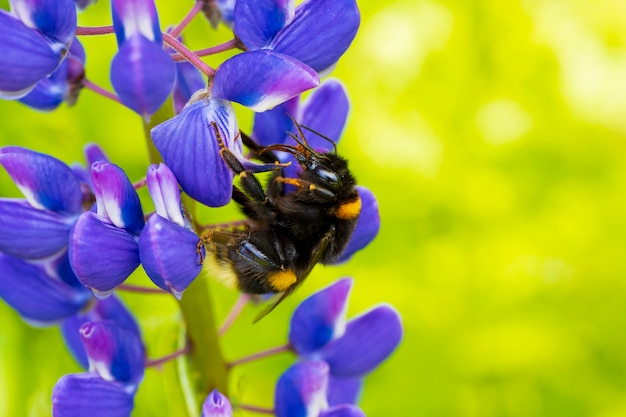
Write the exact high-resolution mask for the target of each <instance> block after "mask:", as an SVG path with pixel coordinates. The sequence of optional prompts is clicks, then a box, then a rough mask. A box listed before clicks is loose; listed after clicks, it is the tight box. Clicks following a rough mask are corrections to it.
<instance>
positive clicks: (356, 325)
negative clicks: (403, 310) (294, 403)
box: [319, 305, 402, 377]
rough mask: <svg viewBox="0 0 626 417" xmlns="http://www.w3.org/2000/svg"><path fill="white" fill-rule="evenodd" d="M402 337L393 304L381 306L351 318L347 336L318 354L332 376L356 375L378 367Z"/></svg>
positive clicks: (331, 343)
mask: <svg viewBox="0 0 626 417" xmlns="http://www.w3.org/2000/svg"><path fill="white" fill-rule="evenodd" d="M401 339H402V323H401V322H400V315H399V314H398V312H397V311H396V310H395V309H394V308H392V307H391V306H388V305H382V306H379V307H376V308H374V309H372V310H370V311H368V312H366V313H364V314H362V315H360V316H359V317H356V318H354V319H352V320H350V321H349V322H348V324H347V326H346V332H345V333H344V335H343V336H342V337H340V338H338V339H335V340H333V341H331V342H330V343H328V344H327V345H326V346H324V348H322V350H321V351H320V352H319V353H320V356H321V357H322V358H323V359H324V360H325V361H326V362H328V364H329V365H330V372H331V374H332V375H333V376H340V377H356V376H361V375H363V374H365V373H367V372H370V371H371V370H373V369H374V368H376V367H377V366H378V365H379V364H380V363H381V362H382V361H383V360H385V358H387V356H389V355H390V354H391V352H393V351H394V349H395V348H396V347H397V346H398V344H399V343H400V340H401Z"/></svg>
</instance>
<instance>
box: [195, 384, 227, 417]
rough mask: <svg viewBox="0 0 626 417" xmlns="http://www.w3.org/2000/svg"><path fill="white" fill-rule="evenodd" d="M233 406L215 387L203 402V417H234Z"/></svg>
mask: <svg viewBox="0 0 626 417" xmlns="http://www.w3.org/2000/svg"><path fill="white" fill-rule="evenodd" d="M232 415H233V408H232V406H231V405H230V401H228V398H226V396H225V395H224V394H221V393H220V392H219V391H218V390H216V389H214V390H213V391H211V393H210V394H209V395H208V396H207V397H206V399H205V400H204V403H203V404H202V417H232Z"/></svg>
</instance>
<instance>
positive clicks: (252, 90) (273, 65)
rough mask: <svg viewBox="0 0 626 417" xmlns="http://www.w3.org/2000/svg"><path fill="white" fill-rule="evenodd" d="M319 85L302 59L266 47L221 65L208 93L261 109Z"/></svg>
mask: <svg viewBox="0 0 626 417" xmlns="http://www.w3.org/2000/svg"><path fill="white" fill-rule="evenodd" d="M317 85H319V76H318V75H317V73H315V71H313V70H312V69H311V68H309V67H307V66H306V65H304V64H302V62H300V61H298V60H296V59H294V58H292V57H290V56H287V55H282V54H278V53H275V52H272V51H269V50H258V51H252V52H244V53H242V54H238V55H235V56H234V57H232V58H230V59H228V60H226V61H225V62H224V63H223V64H222V65H220V66H219V67H218V68H217V70H216V72H215V78H214V80H213V89H212V90H211V93H212V94H213V96H214V97H216V98H221V99H224V100H230V101H235V102H237V103H240V104H243V105H244V106H246V107H249V108H251V109H252V110H254V111H257V112H260V111H265V110H269V109H271V108H273V107H275V106H277V105H279V104H280V103H283V102H285V101H287V100H289V99H290V98H292V97H295V96H297V95H298V94H300V93H302V92H303V91H306V90H308V89H310V88H313V87H316V86H317Z"/></svg>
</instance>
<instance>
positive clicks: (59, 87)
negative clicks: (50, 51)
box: [19, 59, 69, 111]
mask: <svg viewBox="0 0 626 417" xmlns="http://www.w3.org/2000/svg"><path fill="white" fill-rule="evenodd" d="M68 66H69V60H67V59H66V60H64V61H63V62H61V65H59V67H58V68H57V69H56V71H54V72H53V73H52V74H51V75H50V76H49V77H46V78H43V79H42V80H41V81H39V82H38V83H37V85H35V88H33V89H32V90H31V91H30V92H29V93H28V94H26V95H25V96H24V97H22V98H21V99H19V101H20V103H24V104H26V105H27V106H29V107H32V108H34V109H37V110H43V111H50V110H54V109H56V108H57V107H59V105H60V104H61V103H63V100H64V99H65V95H66V94H67V91H68V86H67V70H68Z"/></svg>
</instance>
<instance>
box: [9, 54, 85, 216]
mask: <svg viewBox="0 0 626 417" xmlns="http://www.w3.org/2000/svg"><path fill="white" fill-rule="evenodd" d="M0 55H1V54H0ZM0 164H2V165H3V166H4V169H6V170H7V172H8V173H9V175H10V176H11V178H12V179H13V181H14V182H15V185H17V187H18V188H19V189H20V191H22V193H23V194H24V196H25V197H26V199H27V200H28V202H29V203H30V204H32V206H33V207H35V208H40V209H44V208H46V209H48V210H53V211H57V212H66V213H70V214H77V213H80V211H81V203H82V193H81V189H80V184H79V182H78V179H77V178H76V176H75V175H74V173H73V172H72V170H71V169H70V167H68V166H67V165H65V164H64V163H63V162H61V161H59V160H58V159H56V158H53V157H51V156H49V155H44V154H42V153H39V152H34V151H31V150H28V149H25V148H21V147H18V146H6V147H4V148H1V149H0Z"/></svg>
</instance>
